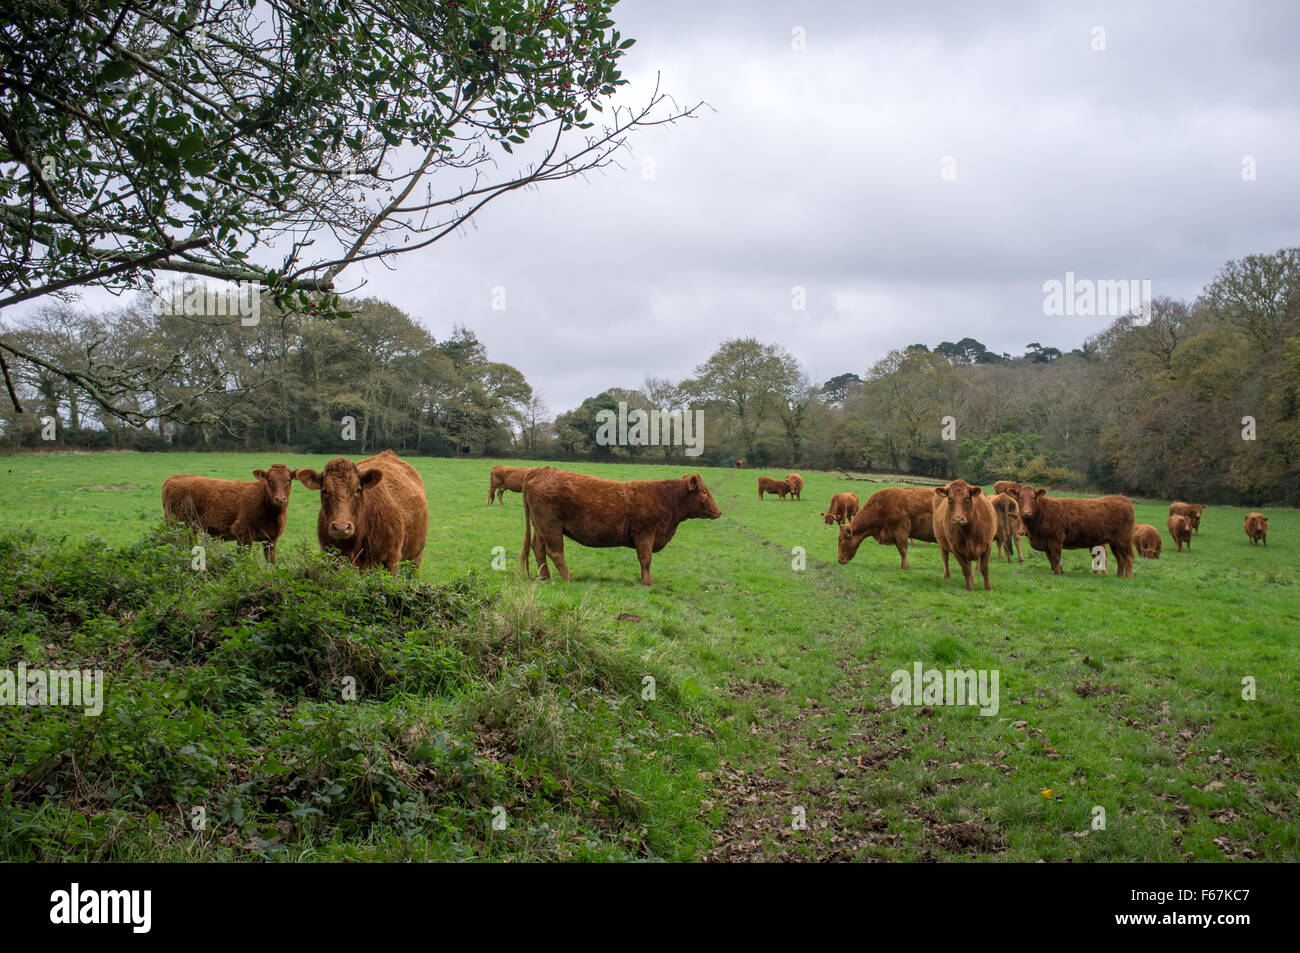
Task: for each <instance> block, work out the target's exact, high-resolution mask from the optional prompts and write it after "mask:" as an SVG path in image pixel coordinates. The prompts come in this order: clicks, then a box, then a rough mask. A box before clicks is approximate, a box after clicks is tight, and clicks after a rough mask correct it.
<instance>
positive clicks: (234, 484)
mask: <svg viewBox="0 0 1300 953" xmlns="http://www.w3.org/2000/svg"><path fill="white" fill-rule="evenodd" d="M296 475H297V471H296V470H290V469H289V468H288V467H286V466H285V465H284V464H283V463H275V464H272V465H271V468H270V469H269V470H254V471H253V476H254V477H255V479H254V480H252V481H251V482H249V481H245V480H218V479H216V478H214V477H201V476H194V475H193V474H191V473H178V474H176V475H175V476H169V477H168V478H167V479H166V480H164V481H163V485H162V502H163V514H164V515H165V516H166V517H167V519H168V520H169V521H171V522H180V523H185V524H186V525H188V526H190V527H192V528H193V529H196V530H201V531H202V532H204V533H207V534H208V535H209V536H215V537H216V538H217V539H229V540H234V541H235V542H237V543H238V544H239V545H240V546H251V545H253V543H257V542H260V543H261V544H262V552H263V553H264V554H265V556H266V558H267V561H268V562H275V544H276V541H277V540H278V539H279V538H280V536H281V535H282V534H283V533H284V524H285V521H286V520H287V519H288V516H289V490H290V489H291V484H292V483H293V479H294V477H295V476H296Z"/></svg>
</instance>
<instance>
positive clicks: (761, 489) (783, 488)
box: [758, 477, 790, 500]
mask: <svg viewBox="0 0 1300 953" xmlns="http://www.w3.org/2000/svg"><path fill="white" fill-rule="evenodd" d="M789 492H790V484H789V483H786V482H785V481H784V480H773V479H772V478H771V477H759V478H758V498H759V499H760V500H761V499H762V498H763V494H764V493H775V494H776V495H777V496H779V497H781V499H783V500H784V499H785V495H786V494H787V493H789Z"/></svg>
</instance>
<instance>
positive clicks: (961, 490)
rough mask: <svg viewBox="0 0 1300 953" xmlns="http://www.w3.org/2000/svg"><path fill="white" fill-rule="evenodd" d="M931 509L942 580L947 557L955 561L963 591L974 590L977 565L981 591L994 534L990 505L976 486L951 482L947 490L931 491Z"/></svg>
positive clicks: (986, 578) (946, 574)
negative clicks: (940, 557) (977, 564)
mask: <svg viewBox="0 0 1300 953" xmlns="http://www.w3.org/2000/svg"><path fill="white" fill-rule="evenodd" d="M931 505H932V506H933V508H934V509H933V516H934V538H935V539H936V540H937V541H938V543H939V555H941V556H942V557H943V578H944V579H950V578H952V577H951V574H950V573H949V572H948V554H949V553H952V554H953V555H954V556H956V557H957V563H958V565H960V566H961V574H962V576H963V577H965V579H966V590H967V591H968V592H969V591H970V590H971V589H973V588H974V586H973V585H972V584H973V583H974V581H975V573H974V571H973V569H972V563H975V562H978V563H979V567H980V575H982V576H983V577H984V588H985V589H992V588H993V586H992V585H991V584H990V583H989V554H990V553H991V552H992V551H993V537H994V534H995V533H996V532H997V526H998V519H997V513H996V512H995V511H994V509H993V503H992V502H991V501H990V500H989V498H988V497H987V496H985V495H984V491H983V490H982V489H981V488H980V487H978V486H971V485H970V484H969V483H967V482H966V481H965V480H960V479H958V480H953V481H952V482H951V483H949V484H948V485H947V486H937V487H935V488H934V500H933V502H932V504H931Z"/></svg>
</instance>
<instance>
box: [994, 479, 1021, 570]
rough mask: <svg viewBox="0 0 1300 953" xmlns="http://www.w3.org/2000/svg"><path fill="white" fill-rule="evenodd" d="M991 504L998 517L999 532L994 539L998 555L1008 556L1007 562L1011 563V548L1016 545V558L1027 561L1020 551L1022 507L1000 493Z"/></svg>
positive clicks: (1011, 498)
mask: <svg viewBox="0 0 1300 953" xmlns="http://www.w3.org/2000/svg"><path fill="white" fill-rule="evenodd" d="M990 502H991V503H992V504H993V512H995V513H997V516H998V530H997V533H996V534H995V535H994V537H993V541H994V543H996V544H997V545H996V551H997V553H998V555H1002V554H1003V553H1005V554H1006V557H1007V562H1011V548H1012V546H1013V545H1014V546H1015V550H1016V557H1017V558H1018V559H1019V560H1020V561H1021V562H1024V561H1025V557H1024V555H1023V554H1022V553H1021V551H1020V507H1019V505H1018V504H1017V503H1016V501H1015V498H1014V497H1011V496H1008V495H1007V494H1006V493H999V494H998V495H997V496H995V497H993V499H992V500H990Z"/></svg>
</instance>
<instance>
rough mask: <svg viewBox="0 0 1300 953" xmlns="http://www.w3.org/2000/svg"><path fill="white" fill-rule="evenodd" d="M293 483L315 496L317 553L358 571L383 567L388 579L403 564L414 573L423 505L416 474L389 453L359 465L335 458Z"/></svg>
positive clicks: (424, 527) (420, 550)
mask: <svg viewBox="0 0 1300 953" xmlns="http://www.w3.org/2000/svg"><path fill="white" fill-rule="evenodd" d="M298 482H299V483H301V484H302V485H303V486H305V487H306V488H307V489H309V490H319V491H320V513H319V514H317V516H316V538H317V540H318V541H319V542H320V545H321V549H324V550H331V549H332V550H337V551H338V552H340V553H342V554H343V555H344V556H346V557H347V558H348V560H349V561H350V562H351V563H352V565H354V566H356V567H357V568H358V569H373V568H375V567H377V566H383V567H384V568H385V569H387V570H388V571H389V572H391V573H392V574H393V575H394V576H395V575H397V569H398V566H399V565H400V564H401V563H404V562H409V563H411V564H413V566H414V567H415V568H416V569H418V568H419V566H420V559H421V557H422V556H423V554H424V543H425V538H426V537H427V536H428V533H429V502H428V499H427V498H426V497H425V495H424V481H423V480H421V479H420V474H418V473H416V472H415V468H414V467H412V466H411V465H410V464H409V463H407V462H406V461H405V460H403V459H401V458H400V457H399V456H398V455H397V454H395V453H393V451H391V450H385V451H384V452H383V453H378V454H376V455H375V456H373V457H369V458H367V459H365V460H362V461H360V462H359V463H353V462H352V461H351V460H348V459H346V458H344V457H335V458H334V459H333V460H331V461H330V462H329V463H327V464H326V465H325V469H324V470H322V471H320V472H319V473H317V472H316V471H315V470H311V469H308V468H306V467H304V468H302V469H299V470H298Z"/></svg>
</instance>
